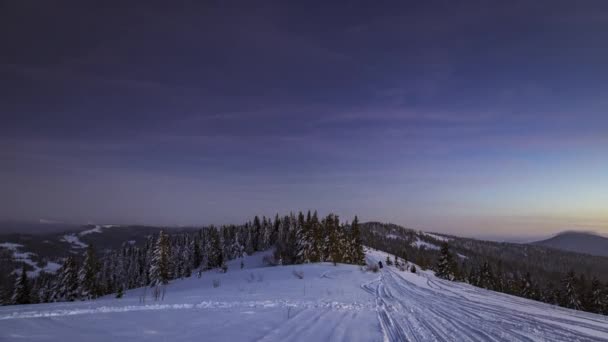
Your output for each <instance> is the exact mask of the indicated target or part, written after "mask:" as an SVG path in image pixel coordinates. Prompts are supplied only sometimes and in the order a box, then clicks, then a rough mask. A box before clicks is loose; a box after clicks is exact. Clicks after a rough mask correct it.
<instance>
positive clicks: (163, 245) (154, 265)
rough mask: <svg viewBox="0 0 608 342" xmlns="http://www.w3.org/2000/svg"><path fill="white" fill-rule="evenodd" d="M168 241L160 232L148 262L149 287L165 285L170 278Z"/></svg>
mask: <svg viewBox="0 0 608 342" xmlns="http://www.w3.org/2000/svg"><path fill="white" fill-rule="evenodd" d="M169 256H170V251H169V239H168V237H167V235H165V233H163V231H162V230H161V231H160V233H159V234H158V239H157V240H156V246H155V247H154V252H153V254H152V260H150V286H152V287H155V286H159V285H166V284H168V283H169V279H170V277H171V275H170V273H169V272H170V270H169V266H170V265H169Z"/></svg>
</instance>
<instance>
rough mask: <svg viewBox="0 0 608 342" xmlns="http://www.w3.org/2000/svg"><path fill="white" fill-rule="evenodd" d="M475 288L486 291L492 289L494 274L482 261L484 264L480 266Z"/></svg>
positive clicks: (486, 263) (488, 265) (485, 262)
mask: <svg viewBox="0 0 608 342" xmlns="http://www.w3.org/2000/svg"><path fill="white" fill-rule="evenodd" d="M477 286H480V287H483V288H484V289H488V290H493V289H494V274H493V272H492V268H491V267H490V264H488V262H487V261H484V263H483V264H482V265H481V269H480V270H479V281H478V285H477Z"/></svg>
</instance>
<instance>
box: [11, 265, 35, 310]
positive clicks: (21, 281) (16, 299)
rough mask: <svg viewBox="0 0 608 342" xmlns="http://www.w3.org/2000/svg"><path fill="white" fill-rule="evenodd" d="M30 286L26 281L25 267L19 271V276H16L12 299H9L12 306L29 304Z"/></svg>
mask: <svg viewBox="0 0 608 342" xmlns="http://www.w3.org/2000/svg"><path fill="white" fill-rule="evenodd" d="M30 295H31V294H30V285H29V283H28V280H27V272H26V271H25V266H23V268H22V269H21V274H20V275H19V276H17V280H16V281H15V289H14V291H13V297H12V298H11V302H12V304H30V302H31V300H30Z"/></svg>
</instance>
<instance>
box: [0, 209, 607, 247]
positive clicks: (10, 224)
mask: <svg viewBox="0 0 608 342" xmlns="http://www.w3.org/2000/svg"><path fill="white" fill-rule="evenodd" d="M298 212H300V211H291V213H294V214H297V213H298ZM311 212H313V210H311ZM302 213H304V214H305V213H306V212H304V211H302ZM277 214H278V215H279V217H283V216H285V215H286V214H288V213H277ZM325 214H329V212H328V213H325ZM336 215H338V214H336ZM255 216H258V217H259V218H260V219H262V218H263V217H265V218H269V219H271V220H272V219H274V217H275V216H274V215H273V216H271V217H270V216H265V215H255ZM321 216H324V215H323V214H321ZM338 217H339V218H340V221H341V222H344V223H348V222H350V221H351V219H352V218H350V219H349V218H345V217H342V216H340V215H338ZM252 220H253V217H251V218H248V219H246V220H243V221H242V222H222V223H195V224H189V225H178V224H164V225H160V224H153V223H133V222H131V223H129V222H113V223H109V222H106V221H99V222H92V221H88V222H67V221H55V220H48V219H39V220H37V221H28V220H0V225H1V227H3V228H4V229H5V231H4V233H8V234H11V233H23V234H34V235H37V234H46V233H57V232H65V231H70V230H73V229H74V228H76V227H78V228H84V227H88V226H101V227H107V226H111V227H108V228H120V227H133V226H141V227H154V228H163V229H164V228H166V229H168V230H171V229H182V228H185V229H200V228H207V227H227V226H232V225H235V226H239V225H242V224H245V223H247V222H249V223H251V222H252ZM359 223H362V224H363V223H380V224H395V225H397V226H399V227H402V228H406V229H411V230H414V231H420V232H425V233H433V234H445V235H447V236H450V235H451V236H456V237H461V238H470V239H475V240H482V241H495V242H507V243H517V244H526V243H532V242H536V241H542V240H547V239H551V238H554V237H557V236H559V235H563V234H569V233H575V234H587V235H595V236H599V237H603V238H608V234H603V233H601V232H598V231H594V230H577V229H569V230H568V229H567V230H562V231H555V232H549V233H547V234H538V235H530V234H529V235H500V234H485V235H484V234H480V235H463V234H460V235H458V234H447V233H442V232H438V231H432V230H428V229H424V227H411V226H408V225H404V224H398V223H394V222H384V221H376V220H365V219H361V218H360V217H359ZM15 225H17V226H16V227H15ZM23 225H28V226H27V227H24V226H23ZM49 227H53V228H49Z"/></svg>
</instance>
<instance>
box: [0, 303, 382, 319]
mask: <svg viewBox="0 0 608 342" xmlns="http://www.w3.org/2000/svg"><path fill="white" fill-rule="evenodd" d="M290 307H291V308H295V309H328V310H334V311H358V310H373V309H374V308H373V307H372V306H370V305H369V304H366V303H341V302H334V301H319V302H313V301H304V302H302V301H289V300H263V301H245V302H243V301H234V302H220V301H204V302H200V303H198V304H188V303H183V304H148V305H127V306H101V307H97V308H83V309H61V310H46V311H23V312H14V313H12V314H8V315H3V316H0V320H7V319H24V318H37V317H60V316H75V315H86V314H97V313H112V312H131V311H151V310H188V309H232V308H252V309H255V308H290Z"/></svg>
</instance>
